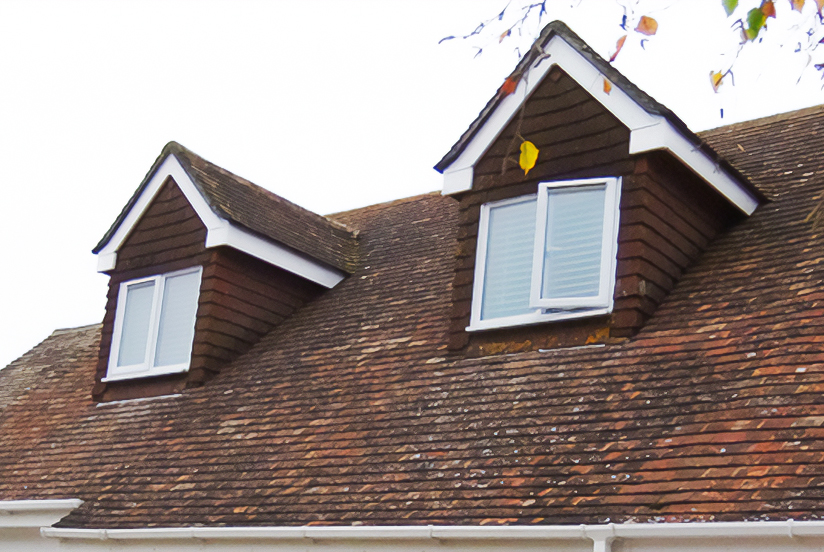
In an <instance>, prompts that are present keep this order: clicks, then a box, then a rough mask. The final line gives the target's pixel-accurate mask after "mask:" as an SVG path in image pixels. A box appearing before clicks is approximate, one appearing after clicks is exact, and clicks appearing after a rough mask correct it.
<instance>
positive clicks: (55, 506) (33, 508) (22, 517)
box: [0, 498, 83, 528]
mask: <svg viewBox="0 0 824 552" xmlns="http://www.w3.org/2000/svg"><path fill="white" fill-rule="evenodd" d="M81 504H83V501H82V500H78V499H76V498H69V499H65V500H0V527H15V528H22V527H43V526H44V525H52V524H54V523H57V522H58V521H60V519H61V518H63V517H65V516H67V515H68V514H69V512H71V511H72V510H74V509H75V508H77V507H79V506H80V505H81Z"/></svg>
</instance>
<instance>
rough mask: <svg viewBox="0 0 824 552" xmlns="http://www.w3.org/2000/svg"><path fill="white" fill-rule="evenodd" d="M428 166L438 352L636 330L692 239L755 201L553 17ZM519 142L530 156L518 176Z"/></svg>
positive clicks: (683, 264) (571, 341)
mask: <svg viewBox="0 0 824 552" xmlns="http://www.w3.org/2000/svg"><path fill="white" fill-rule="evenodd" d="M516 80H517V82H518V85H517V88H516V89H515V91H514V92H512V93H507V91H505V90H504V88H503V87H502V89H501V90H500V91H499V93H498V94H496V96H495V97H493V98H492V99H491V100H490V102H489V103H488V104H487V106H486V107H485V108H484V110H483V111H482V112H481V114H480V115H479V116H478V118H477V119H476V120H475V121H474V122H473V123H472V125H471V126H470V127H469V129H468V130H467V131H466V132H465V133H464V135H463V136H462V137H461V138H460V140H459V141H458V142H457V143H456V144H455V145H454V146H453V148H452V149H451V150H450V151H449V152H448V153H447V155H446V156H445V157H444V158H443V159H442V160H441V161H440V162H439V163H438V164H437V165H436V167H435V168H436V169H437V170H439V171H441V172H442V173H443V175H444V185H443V193H444V194H448V195H452V196H453V197H455V198H456V199H458V200H459V202H460V213H461V214H460V221H459V224H460V227H459V231H458V240H459V245H458V251H457V265H456V272H455V278H454V283H453V302H452V304H453V310H452V318H451V325H450V330H449V332H450V348H451V349H452V350H454V351H463V352H465V353H466V354H469V355H486V354H497V353H502V352H514V351H521V350H535V349H541V348H553V347H564V346H576V345H585V344H594V343H606V342H610V341H614V340H616V339H624V338H627V337H630V336H632V335H634V334H635V333H637V332H638V331H639V329H640V328H641V327H642V326H643V324H644V322H645V321H646V320H647V319H648V318H649V317H650V316H652V315H653V313H654V312H655V309H656V307H657V306H658V304H659V303H660V302H661V301H662V300H663V298H664V297H665V296H666V295H667V294H668V293H669V291H670V290H671V289H672V288H673V286H674V285H675V283H676V282H677V281H678V279H679V278H680V276H681V274H682V273H683V272H684V270H686V269H687V268H688V267H689V266H690V264H692V262H693V261H694V260H695V259H696V258H697V257H698V255H699V254H700V253H701V251H703V249H704V248H705V247H706V245H707V244H708V243H709V242H710V241H711V240H713V239H714V237H715V236H716V235H717V234H718V233H719V232H721V231H723V230H724V229H725V228H727V227H728V226H729V225H731V224H734V223H735V222H736V221H737V220H739V219H740V218H742V217H746V216H748V215H749V214H751V213H752V212H753V211H754V210H755V209H756V208H757V206H758V205H759V204H760V203H761V202H762V201H763V200H764V198H763V196H762V195H761V194H760V193H759V192H758V191H757V190H756V189H755V188H754V187H753V186H751V185H750V184H749V183H748V182H747V181H746V179H745V178H744V177H743V176H742V175H740V174H739V173H738V172H737V171H736V170H735V169H733V168H732V167H731V166H730V165H729V164H728V163H726V162H725V161H724V160H723V159H721V158H720V157H719V156H718V155H717V154H715V152H713V151H712V149H711V148H709V147H708V146H707V145H706V144H705V143H703V142H702V141H701V140H700V139H699V138H698V137H697V136H696V135H695V134H694V133H693V132H692V131H690V130H689V129H688V128H687V126H686V125H685V124H684V123H683V122H682V121H681V120H680V119H679V118H678V117H676V116H675V115H674V114H673V113H672V112H671V111H669V110H668V109H667V108H666V107H664V106H663V105H661V104H660V103H658V102H656V101H655V100H654V99H652V98H651V97H649V96H648V95H647V94H645V93H644V92H643V91H641V90H640V89H638V88H637V87H636V86H634V85H633V84H632V83H630V82H629V81H628V80H627V79H626V78H625V77H624V76H623V75H621V74H620V73H619V72H618V71H616V70H615V69H614V68H613V67H612V66H611V65H610V64H609V63H607V62H606V61H605V60H604V59H602V58H601V57H600V56H598V54H596V53H595V52H594V51H592V50H591V49H590V48H589V47H588V46H587V45H586V44H585V43H584V42H583V41H582V40H581V39H580V38H579V37H578V36H577V35H575V34H574V33H573V32H572V31H571V30H570V29H569V28H568V27H566V25H564V24H563V23H561V22H553V23H550V24H549V25H547V27H546V28H545V29H544V31H543V32H542V34H541V36H540V37H539V39H538V40H537V41H536V44H535V46H534V47H533V49H532V50H531V51H530V53H529V54H528V55H527V56H525V57H524V59H522V61H521V63H519V65H518V67H517V68H516V69H515V71H514V72H513V74H512V77H510V79H509V82H515V81H516ZM522 140H529V141H530V142H532V143H534V144H535V146H537V148H538V149H539V151H540V154H539V157H538V162H537V164H536V166H535V167H534V168H533V169H532V170H530V171H529V173H528V174H525V173H524V171H523V170H520V168H518V155H519V145H520V143H521V141H522Z"/></svg>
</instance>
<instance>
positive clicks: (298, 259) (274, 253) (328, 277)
mask: <svg viewBox="0 0 824 552" xmlns="http://www.w3.org/2000/svg"><path fill="white" fill-rule="evenodd" d="M221 245H226V246H229V247H232V248H234V249H237V250H238V251H243V252H244V253H248V254H249V255H252V256H253V257H257V258H258V259H261V260H263V261H266V262H267V263H269V264H272V265H275V266H278V267H280V268H282V269H284V270H287V271H289V272H291V273H293V274H297V275H298V276H301V277H302V278H306V279H307V280H309V281H312V282H315V283H316V284H320V285H322V286H324V287H326V288H333V287H335V286H336V285H337V284H338V283H340V281H341V280H343V279H344V278H345V277H346V274H344V273H343V272H342V271H340V270H337V269H335V268H332V267H330V266H328V265H325V264H321V263H319V262H317V261H315V260H313V259H311V258H310V257H308V256H307V255H302V254H300V253H298V252H297V251H295V250H293V249H290V248H288V247H285V246H283V245H279V244H277V243H274V242H271V241H269V240H265V239H263V238H261V237H259V236H256V235H255V234H252V233H250V232H247V231H245V230H243V229H242V228H238V227H237V226H235V225H233V224H231V223H230V222H228V221H224V224H223V225H222V226H221V227H220V228H216V229H213V230H210V231H208V232H207V234H206V247H218V246H221Z"/></svg>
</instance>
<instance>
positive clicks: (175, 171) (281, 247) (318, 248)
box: [93, 142, 357, 287]
mask: <svg viewBox="0 0 824 552" xmlns="http://www.w3.org/2000/svg"><path fill="white" fill-rule="evenodd" d="M170 176H171V177H172V178H173V179H174V180H175V182H176V183H177V185H178V186H179V187H180V188H181V191H182V192H183V193H184V195H185V196H186V198H187V199H188V200H189V202H190V203H191V205H192V207H193V208H194V209H195V211H196V212H197V214H198V216H199V217H200V219H201V220H202V221H203V223H204V225H205V226H206V228H207V238H206V246H207V247H216V246H220V245H228V246H230V247H233V248H235V249H238V250H240V251H243V252H245V253H248V254H250V255H253V256H255V257H257V258H260V259H262V260H265V261H267V262H269V263H270V264H273V265H275V266H279V267H280V268H283V269H285V270H288V271H290V272H293V273H295V274H297V275H299V276H302V277H304V278H306V279H308V280H311V281H313V282H315V283H319V284H321V285H324V286H326V287H332V286H334V285H335V284H337V283H338V282H339V281H340V280H341V279H342V278H343V277H344V276H345V274H348V273H351V272H352V271H353V269H354V266H355V256H356V247H357V241H356V237H355V234H354V233H353V232H352V231H351V230H349V229H348V228H347V227H346V226H344V225H343V224H340V223H338V222H335V221H332V220H330V219H328V218H326V217H323V216H321V215H318V214H315V213H313V212H311V211H308V210H307V209H304V208H302V207H300V206H298V205H295V204H294V203H292V202H290V201H287V200H286V199H284V198H282V197H280V196H278V195H276V194H274V193H272V192H270V191H268V190H265V189H263V188H261V187H259V186H257V185H255V184H253V183H251V182H249V181H248V180H246V179H244V178H241V177H239V176H237V175H235V174H232V173H231V172H229V171H227V170H225V169H223V168H221V167H218V166H217V165H215V164H213V163H210V162H209V161H207V160H205V159H203V158H202V157H200V156H199V155H197V154H195V153H194V152H192V151H190V150H188V149H186V148H185V147H183V146H181V145H180V144H178V143H177V142H169V143H168V144H166V146H165V147H164V148H163V151H162V152H161V154H160V156H159V157H158V158H157V160H156V161H155V163H154V164H153V165H152V167H151V169H150V170H149V172H148V173H147V175H146V177H145V178H144V179H143V181H142V182H141V183H140V186H138V188H137V190H136V191H135V193H134V194H133V195H132V197H131V199H130V200H129V202H128V203H127V204H126V206H125V207H124V208H123V210H122V211H121V213H120V215H118V217H117V219H116V220H115V222H114V224H112V226H111V228H109V230H108V231H107V232H106V234H105V235H104V236H103V239H101V240H100V243H98V244H97V246H96V247H95V248H94V249H93V252H94V253H96V254H98V258H99V267H98V268H99V270H100V271H101V272H104V271H107V270H111V269H112V268H114V264H115V261H116V253H117V249H118V248H119V247H120V245H121V244H122V243H123V242H124V240H125V239H126V238H127V237H128V235H129V233H130V231H131V229H132V228H133V227H134V225H135V224H136V223H137V221H138V220H139V218H140V215H141V214H142V213H143V211H144V209H145V208H146V207H147V206H148V205H149V203H150V201H151V199H152V197H154V194H156V193H157V191H158V190H159V189H160V187H161V186H162V184H163V183H164V182H165V181H166V179H167V178H168V177H170Z"/></svg>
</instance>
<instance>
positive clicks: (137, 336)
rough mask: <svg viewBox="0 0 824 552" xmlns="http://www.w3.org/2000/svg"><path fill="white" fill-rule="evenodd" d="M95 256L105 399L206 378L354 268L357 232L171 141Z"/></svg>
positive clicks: (98, 387)
mask: <svg viewBox="0 0 824 552" xmlns="http://www.w3.org/2000/svg"><path fill="white" fill-rule="evenodd" d="M94 253H96V254H97V255H98V269H99V271H100V272H104V273H106V274H108V275H109V276H110V279H109V293H108V300H107V303H106V316H105V318H104V320H103V331H102V339H101V346H100V358H99V362H98V369H97V377H96V384H95V387H94V390H93V396H94V398H95V399H96V400H101V401H109V400H118V399H127V398H137V397H148V396H154V395H160V394H170V393H175V392H179V391H181V390H182V389H184V388H185V387H189V386H197V385H201V384H203V383H204V382H205V381H207V380H208V379H209V378H210V377H211V376H212V375H214V374H215V373H217V372H218V371H220V369H221V367H222V366H224V365H225V364H227V363H229V362H230V361H232V360H233V359H234V358H235V357H237V356H238V355H240V354H242V353H243V352H245V351H247V350H248V349H249V348H250V347H251V346H252V345H253V344H254V343H255V342H257V341H258V340H259V339H260V338H261V337H262V336H263V335H264V334H266V333H268V332H269V331H270V330H271V329H272V328H274V327H275V326H277V325H278V324H279V323H280V322H281V321H283V320H284V319H285V318H287V317H289V316H290V315H291V314H292V313H293V312H294V311H295V310H296V309H298V308H300V306H301V305H303V304H305V303H306V302H308V301H311V300H312V299H313V298H315V297H317V296H318V295H320V294H321V293H323V292H324V290H326V289H329V288H332V287H334V286H335V285H336V284H337V283H339V282H340V281H341V280H343V279H344V278H345V277H346V276H347V275H348V274H349V273H351V271H352V270H353V267H354V262H355V254H356V239H355V236H354V234H353V233H352V232H350V231H349V230H348V229H347V228H346V227H344V226H343V225H341V224H338V223H336V222H333V221H330V220H328V219H326V218H325V217H322V216H319V215H316V214H314V213H311V212H309V211H307V210H305V209H303V208H301V207H298V206H297V205H294V204H293V203H290V202H288V201H286V200H284V199H283V198H281V197H279V196H277V195H275V194H273V193H271V192H268V191H266V190H264V189H262V188H260V187H258V186H255V185H254V184H252V183H251V182H248V181H246V180H244V179H242V178H239V177H237V176H235V175H233V174H232V173H230V172H228V171H225V170H223V169H221V168H220V167H218V166H216V165H213V164H212V163H209V162H208V161H206V160H204V159H202V158H201V157H199V156H197V155H195V154H194V153H192V152H191V151H189V150H187V149H185V148H183V147H182V146H180V145H179V144H176V143H174V142H171V143H169V144H168V145H166V147H165V148H164V149H163V152H162V153H161V155H160V157H159V158H158V159H157V161H156V162H155V164H154V165H153V166H152V168H151V169H150V171H149V173H148V174H147V176H146V178H145V179H144V180H143V182H142V183H141V184H140V186H139V187H138V189H137V191H136V192H135V194H134V195H133V196H132V198H131V199H130V200H129V202H128V204H127V205H126V207H125V208H124V209H123V211H122V212H121V213H120V216H118V218H117V220H116V221H115V223H114V224H113V225H112V227H111V228H110V229H109V231H108V232H107V233H106V235H105V236H104V237H103V239H102V240H101V241H100V243H99V244H98V245H97V247H95V249H94Z"/></svg>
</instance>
